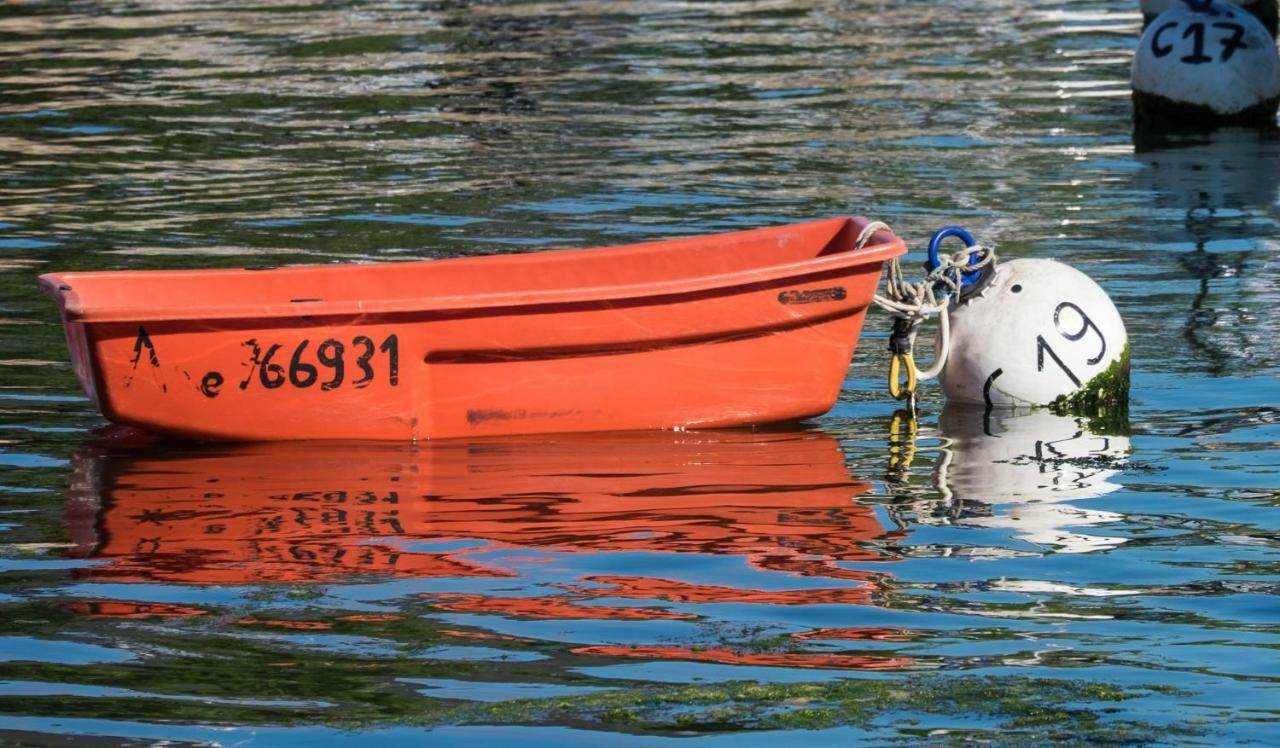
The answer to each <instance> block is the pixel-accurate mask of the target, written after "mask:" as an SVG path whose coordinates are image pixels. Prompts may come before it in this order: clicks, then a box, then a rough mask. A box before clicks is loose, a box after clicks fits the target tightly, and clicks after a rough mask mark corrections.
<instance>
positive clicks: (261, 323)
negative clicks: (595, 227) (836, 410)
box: [40, 218, 906, 440]
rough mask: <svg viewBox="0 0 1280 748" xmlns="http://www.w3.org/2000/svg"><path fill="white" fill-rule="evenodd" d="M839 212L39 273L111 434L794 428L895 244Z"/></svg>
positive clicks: (837, 373) (394, 435)
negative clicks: (530, 248) (598, 235)
mask: <svg viewBox="0 0 1280 748" xmlns="http://www.w3.org/2000/svg"><path fill="white" fill-rule="evenodd" d="M866 225H867V221H866V219H862V218H852V219H850V218H840V219H831V220H826V221H818V222H814V223H805V224H798V225H792V226H781V227H776V228H768V229H758V230H754V231H742V232H737V233H731V234H722V235H717V236H707V237H694V238H688V239H674V240H670V241H662V242H653V243H647V244H637V245H632V246H626V247H613V248H603V249H584V250H561V251H554V252H539V253H531V254H520V255H503V256H490V257H470V258H460V259H449V260H436V261H426V262H412V263H388V264H369V265H341V266H323V267H321V266H311V267H289V268H281V269H273V270H185V271H110V272H93V273H60V274H51V275H44V276H41V278H40V283H41V286H42V288H43V289H44V290H45V291H47V292H48V293H50V294H51V295H53V296H54V298H56V299H57V300H58V303H59V305H60V306H61V308H62V318H63V324H64V326H65V328H66V334H67V342H68V347H69V348H70V350H71V358H72V363H73V365H74V368H75V372H76V376H77V378H78V379H79V381H80V384H81V385H82V386H83V387H84V389H85V391H86V392H87V393H88V394H89V396H90V397H91V398H92V399H93V400H94V402H96V403H97V405H98V407H99V408H101V410H102V413H103V415H105V416H106V417H107V418H108V419H110V420H111V421H114V422H116V423H122V424H128V425H132V426H138V427H141V428H145V429H149V430H153V431H158V432H162V433H167V434H174V435H178V436H184V437H195V438H206V439H228V440H279V439H435V438H447V437H474V436H487V435H499V434H526V433H545V432H566V431H602V430H632V429H671V428H693V427H721V426H737V425H748V424H761V423H769V422H776V421H787V420H796V419H802V418H807V417H810V416H814V415H819V414H821V413H824V412H826V411H827V410H828V409H830V407H831V406H832V405H833V404H834V403H835V400H836V396H837V395H838V394H839V391H840V386H841V383H842V382H843V379H844V375H845V370H846V369H847V367H848V365H849V360H850V358H851V357H852V356H853V349H854V345H855V343H856V342H857V339H858V334H859V332H860V331H861V328H862V321H863V318H864V316H865V313H866V309H867V306H868V304H869V303H870V302H871V297H872V294H873V293H874V291H875V287H876V285H877V283H878V281H879V277H880V269H881V266H882V264H883V263H884V261H886V260H888V259H890V258H893V257H896V256H898V255H901V254H902V253H904V252H905V251H906V250H905V247H904V246H903V244H902V242H901V241H900V240H899V239H898V238H897V237H895V236H894V235H893V234H891V233H889V232H888V231H881V232H878V233H877V234H875V235H874V236H873V237H871V239H870V241H869V242H868V243H867V246H865V247H862V248H859V247H858V246H857V239H858V236H859V233H860V232H861V230H862V229H863V228H864V227H865V226H866Z"/></svg>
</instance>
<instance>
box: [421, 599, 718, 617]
mask: <svg viewBox="0 0 1280 748" xmlns="http://www.w3.org/2000/svg"><path fill="white" fill-rule="evenodd" d="M423 597H430V598H432V599H434V600H437V601H443V602H436V603H435V607H436V608H439V609H440V610H449V611H453V612H456V613H502V614H504V615H511V616H518V617H521V618H565V619H578V620H587V619H590V620H601V621H686V620H690V619H692V618H697V616H695V615H692V614H689V613H674V612H672V611H669V610H660V609H658V608H622V607H612V606H606V605H577V604H576V602H577V600H578V599H579V598H574V597H489V596H487V595H463V594H445V593H433V594H428V595H423Z"/></svg>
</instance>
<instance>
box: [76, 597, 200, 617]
mask: <svg viewBox="0 0 1280 748" xmlns="http://www.w3.org/2000/svg"><path fill="white" fill-rule="evenodd" d="M62 609H63V610H65V611H67V612H68V613H72V614H74V615H77V616H80V617H81V618H129V619H133V618H194V617H195V616H202V615H206V614H207V613H208V612H209V611H207V610H201V609H200V608H191V607H188V606H186V605H171V604H169V603H135V602H130V601H127V600H85V601H77V602H74V603H65V604H64V605H63V606H62Z"/></svg>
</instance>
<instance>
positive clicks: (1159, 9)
mask: <svg viewBox="0 0 1280 748" xmlns="http://www.w3.org/2000/svg"><path fill="white" fill-rule="evenodd" d="M1185 2H1186V0H1141V2H1139V3H1138V5H1139V6H1140V7H1141V8H1142V28H1143V30H1146V28H1147V27H1148V26H1150V25H1151V22H1152V21H1154V20H1156V18H1157V17H1158V16H1159V15H1160V14H1161V13H1163V12H1165V11H1166V10H1171V9H1173V8H1181V7H1183V6H1184V5H1185ZM1236 5H1237V6H1239V7H1240V8H1242V9H1243V10H1245V11H1248V12H1249V13H1250V14H1252V15H1253V16H1255V17H1256V18H1257V19H1258V20H1259V21H1261V22H1262V25H1263V27H1264V28H1266V30H1267V32H1268V33H1270V34H1271V36H1273V37H1274V36H1275V35H1276V26H1277V21H1280V4H1278V3H1277V2H1276V0H1239V2H1237V3H1236Z"/></svg>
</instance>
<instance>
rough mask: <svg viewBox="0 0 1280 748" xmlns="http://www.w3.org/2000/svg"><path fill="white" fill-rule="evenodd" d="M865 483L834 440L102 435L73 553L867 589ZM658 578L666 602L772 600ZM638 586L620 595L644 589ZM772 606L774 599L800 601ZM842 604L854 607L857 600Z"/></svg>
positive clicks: (269, 565) (74, 522)
mask: <svg viewBox="0 0 1280 748" xmlns="http://www.w3.org/2000/svg"><path fill="white" fill-rule="evenodd" d="M868 488H869V486H868V484H866V483H862V482H858V481H854V480H851V479H850V477H849V475H848V472H847V470H846V468H845V465H844V455H843V453H842V452H841V450H840V448H839V445H838V443H837V442H836V441H835V440H834V439H832V438H831V437H829V436H826V435H824V434H815V433H806V432H787V433H783V432H766V433H752V432H741V431H715V432H705V433H692V432H691V433H670V432H657V433H630V434H587V435H556V436H543V437H522V438H513V439H494V440H485V441H475V442H444V443H432V444H427V445H419V446H412V445H401V444H337V443H314V444H305V443H277V444H246V445H203V446H199V445H197V446H186V447H184V446H173V445H170V446H165V445H163V444H155V445H151V446H142V447H139V446H137V445H128V446H121V445H120V444H119V442H118V441H117V442H112V441H111V440H102V441H99V442H96V443H90V444H88V445H86V446H85V447H83V448H81V450H79V452H78V453H77V454H76V456H75V458H74V463H73V476H72V488H71V491H70V502H69V504H68V510H67V515H66V521H67V526H68V531H69V534H70V535H71V537H72V539H73V540H74V542H75V544H76V549H75V553H76V555H79V556H83V557H89V558H94V559H100V560H103V561H105V562H106V563H102V564H97V565H95V566H93V567H90V568H86V569H83V570H80V571H79V572H78V573H80V574H82V575H83V576H85V577H88V578H91V579H101V580H111V581H130V582H180V583H194V584H261V583H279V582H323V581H330V580H336V579H341V578H345V577H347V576H350V575H354V574H379V575H392V576H403V577H503V576H513V573H512V572H510V571H507V570H505V569H500V568H495V567H493V566H490V565H486V564H483V563H481V562H478V561H475V560H472V559H470V558H468V556H467V554H468V553H469V552H470V551H474V550H475V544H474V543H470V544H466V543H464V544H460V545H465V546H469V547H468V548H463V549H461V550H455V549H449V550H436V549H431V550H415V549H414V548H413V547H412V544H413V543H421V542H424V541H425V542H444V541H456V540H463V541H482V543H483V544H484V545H482V547H523V548H537V549H549V550H557V551H567V552H592V551H652V552H663V553H699V554H719V555H735V556H742V557H744V558H746V559H748V560H749V562H750V563H752V564H753V565H755V566H757V567H759V568H764V569H771V570H778V571H785V572H787V573H792V574H801V575H821V576H828V577H833V578H845V579H857V580H860V579H865V577H866V575H865V574H863V573H860V572H853V571H849V570H847V569H842V568H840V567H838V566H836V565H835V564H836V563H837V562H840V561H862V562H865V561H876V560H884V558H885V557H884V556H883V555H882V553H881V552H880V551H878V550H876V549H874V548H869V547H867V541H869V540H873V539H876V538H880V537H883V536H885V533H884V531H883V530H882V528H881V527H880V525H879V523H878V522H877V520H876V519H875V516H874V514H873V513H872V512H871V510H870V509H869V508H868V507H867V506H865V505H862V504H859V503H858V502H857V501H856V500H855V499H854V497H856V496H857V495H859V494H861V493H863V492H864V491H866V490H867V489H868ZM620 579H621V578H620ZM655 584H657V585H658V586H660V587H661V588H662V589H661V590H657V591H658V592H662V593H663V594H664V595H665V596H666V597H664V598H663V599H680V598H679V597H678V596H679V595H686V596H687V595H695V594H698V595H701V596H702V598H703V599H707V600H710V599H711V598H713V597H716V596H721V597H719V598H718V599H721V600H723V599H725V598H726V597H727V598H729V599H742V597H743V596H744V595H746V596H748V597H753V596H756V595H760V594H774V593H756V592H754V591H741V590H731V589H729V588H712V587H708V588H698V590H700V591H698V590H695V588H694V587H693V586H690V585H684V586H676V583H672V582H664V581H661V580H655ZM639 585H640V583H639V582H638V581H631V582H628V583H627V585H625V586H624V587H623V588H622V589H623V592H624V593H625V592H626V591H627V590H630V591H632V592H634V593H635V594H637V595H638V594H639V591H640V589H641V587H640V586H639ZM655 589H656V588H655ZM828 592H831V591H830V590H828ZM592 594H595V593H594V592H593V593H592ZM646 594H648V593H646ZM779 594H780V595H781V596H780V597H778V598H777V599H778V600H786V599H798V597H803V593H779ZM788 594H790V595H795V596H798V597H793V598H788V597H787V596H786V595H788ZM836 594H837V595H848V596H849V597H848V598H847V601H848V602H854V601H855V599H854V598H857V599H858V600H859V601H862V600H865V594H866V592H865V590H862V589H861V588H850V589H849V590H843V589H842V590H838V591H837V592H836ZM614 596H616V595H614ZM659 597H661V595H659ZM755 599H759V600H760V601H762V602H769V601H770V600H768V599H764V598H758V597H756V598H755ZM842 599H844V598H842ZM827 601H828V602H834V601H839V600H830V599H829V600H827ZM456 602H457V601H455V603H456ZM459 604H461V603H459ZM795 604H800V603H795ZM575 610H576V611H578V612H579V613H580V612H581V610H582V608H581V606H575Z"/></svg>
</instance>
